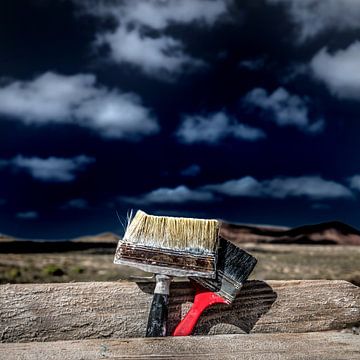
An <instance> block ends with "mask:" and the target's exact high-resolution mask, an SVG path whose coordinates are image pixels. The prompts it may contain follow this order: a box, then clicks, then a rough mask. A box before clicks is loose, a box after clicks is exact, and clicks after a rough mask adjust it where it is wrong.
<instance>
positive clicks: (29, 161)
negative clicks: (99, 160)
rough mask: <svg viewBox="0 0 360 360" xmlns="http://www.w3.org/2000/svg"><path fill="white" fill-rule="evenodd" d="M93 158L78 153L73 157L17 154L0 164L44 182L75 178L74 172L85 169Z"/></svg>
mask: <svg viewBox="0 0 360 360" xmlns="http://www.w3.org/2000/svg"><path fill="white" fill-rule="evenodd" d="M94 161H95V159H93V158H91V157H88V156H85V155H79V156H76V157H73V158H58V157H53V156H51V157H48V158H46V159H42V158H38V157H24V156H22V155H18V156H16V157H14V158H13V159H10V160H1V165H2V166H10V167H11V168H13V169H15V170H23V171H26V172H27V173H29V174H30V175H31V176H32V177H33V178H34V179H37V180H40V181H45V182H68V181H73V180H75V178H76V173H78V172H80V171H83V170H85V168H86V167H87V166H88V165H89V164H91V163H93V162H94Z"/></svg>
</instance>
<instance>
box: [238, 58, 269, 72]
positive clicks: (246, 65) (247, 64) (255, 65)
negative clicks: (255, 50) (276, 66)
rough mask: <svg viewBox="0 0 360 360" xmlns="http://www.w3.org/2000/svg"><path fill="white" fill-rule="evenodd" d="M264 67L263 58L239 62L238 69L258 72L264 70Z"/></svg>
mask: <svg viewBox="0 0 360 360" xmlns="http://www.w3.org/2000/svg"><path fill="white" fill-rule="evenodd" d="M264 66H265V58H256V59H248V60H242V61H240V62H239V67H240V68H243V69H247V70H250V71H256V70H260V69H262V68H264Z"/></svg>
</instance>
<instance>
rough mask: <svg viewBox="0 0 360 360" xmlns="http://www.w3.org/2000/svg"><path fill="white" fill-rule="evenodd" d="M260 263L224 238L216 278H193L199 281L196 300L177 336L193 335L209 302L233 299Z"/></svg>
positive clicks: (176, 333)
mask: <svg viewBox="0 0 360 360" xmlns="http://www.w3.org/2000/svg"><path fill="white" fill-rule="evenodd" d="M256 263H257V260H256V259H255V258H254V257H253V256H251V255H250V254H248V253H247V252H246V251H244V250H242V249H240V248H238V247H237V246H235V245H233V244H232V243H231V242H229V241H227V240H225V239H222V238H220V247H219V251H218V263H217V276H216V279H205V278H201V277H195V278H192V280H195V281H196V283H197V284H196V285H195V298H194V303H193V305H192V307H191V309H190V310H189V312H188V313H187V314H186V316H185V318H184V319H183V320H182V321H181V322H180V323H179V324H178V326H177V327H176V329H175V330H174V332H173V336H187V335H191V334H192V332H193V330H194V327H195V325H196V323H197V321H198V319H199V317H200V316H201V314H202V313H203V311H204V310H205V309H206V308H208V307H209V306H211V305H214V304H230V303H232V302H233V301H234V300H235V298H236V296H237V294H238V293H239V291H240V289H241V288H242V286H243V284H244V282H245V281H246V279H247V278H248V277H249V275H250V273H251V272H252V270H253V269H254V267H255V265H256Z"/></svg>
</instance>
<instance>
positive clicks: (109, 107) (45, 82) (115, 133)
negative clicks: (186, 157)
mask: <svg viewBox="0 0 360 360" xmlns="http://www.w3.org/2000/svg"><path fill="white" fill-rule="evenodd" d="M0 115H5V116H8V117H11V118H14V119H18V120H21V121H23V122H24V123H26V124H36V125H43V124H48V123H69V124H72V123H75V124H78V125H80V126H83V127H87V128H90V129H93V130H94V131H97V132H98V133H99V134H100V135H101V136H104V137H107V138H130V139H138V138H141V137H143V136H146V135H151V134H154V133H156V132H158V131H159V126H158V124H157V122H156V120H155V118H154V117H153V116H152V114H151V112H150V110H149V109H147V108H146V107H144V106H143V105H142V104H141V100H140V98H139V97H138V96H137V95H135V94H133V93H121V92H119V91H117V90H109V89H107V88H105V87H101V86H98V85H97V84H96V78H95V76H94V75H91V74H77V75H73V76H65V75H60V74H56V73H52V72H47V73H44V74H42V75H40V76H38V77H36V78H34V79H33V80H29V81H13V82H10V83H8V84H7V85H2V86H0Z"/></svg>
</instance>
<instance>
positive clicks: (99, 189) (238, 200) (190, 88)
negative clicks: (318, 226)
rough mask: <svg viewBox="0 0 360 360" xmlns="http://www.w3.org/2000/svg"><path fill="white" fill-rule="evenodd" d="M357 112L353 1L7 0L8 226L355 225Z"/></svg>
mask: <svg viewBox="0 0 360 360" xmlns="http://www.w3.org/2000/svg"><path fill="white" fill-rule="evenodd" d="M359 115H360V1H358V0H342V1H338V0H327V1H317V0H303V1H297V0H247V1H246V0H241V1H240V0H239V1H235V0H181V1H178V0H124V1H121V0H118V1H105V0H99V1H87V0H51V1H50V0H32V1H30V0H2V1H1V3H0V233H4V234H9V235H13V236H18V237H22V238H47V239H66V238H71V237H75V236H80V235H84V234H96V233H101V232H104V231H114V232H116V233H119V234H121V233H122V232H123V224H125V222H126V216H127V213H128V211H129V210H131V209H133V210H137V209H142V210H145V211H147V212H149V213H152V214H156V215H169V216H186V217H201V218H216V219H222V220H226V221H230V222H236V223H252V224H273V225H284V226H299V225H303V224H311V223H318V222H324V221H330V220H339V221H343V222H346V223H348V224H350V225H352V226H355V227H360V217H359V204H360V202H359V201H360V118H359Z"/></svg>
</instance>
